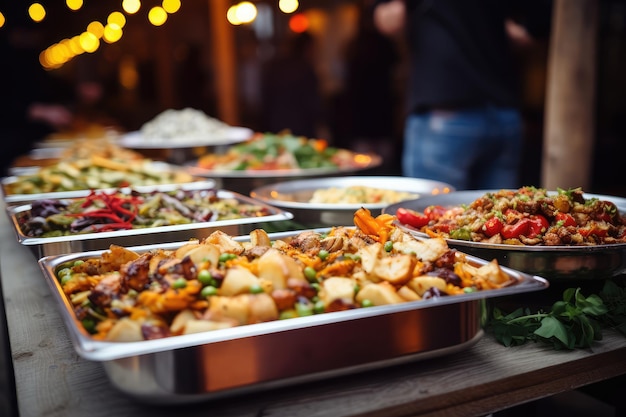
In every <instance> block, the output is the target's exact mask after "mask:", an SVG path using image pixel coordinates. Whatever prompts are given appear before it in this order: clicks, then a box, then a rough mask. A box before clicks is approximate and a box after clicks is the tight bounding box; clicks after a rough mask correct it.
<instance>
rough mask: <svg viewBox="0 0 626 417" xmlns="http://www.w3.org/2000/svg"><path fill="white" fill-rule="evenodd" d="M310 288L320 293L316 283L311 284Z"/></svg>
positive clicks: (318, 285)
mask: <svg viewBox="0 0 626 417" xmlns="http://www.w3.org/2000/svg"><path fill="white" fill-rule="evenodd" d="M311 288H315V291H317V292H320V288H321V287H320V284H319V283H318V282H312V283H311Z"/></svg>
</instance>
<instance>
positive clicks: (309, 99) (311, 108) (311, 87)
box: [260, 32, 325, 138]
mask: <svg viewBox="0 0 626 417" xmlns="http://www.w3.org/2000/svg"><path fill="white" fill-rule="evenodd" d="M314 57H315V38H314V37H313V35H311V34H310V33H308V32H303V33H298V34H293V35H292V36H291V37H289V38H287V39H286V40H285V43H284V44H283V45H281V47H280V48H279V51H278V53H277V54H276V56H275V57H274V58H273V59H271V60H270V61H269V62H267V63H266V64H265V65H264V67H263V68H262V74H261V99H262V109H261V121H260V126H261V129H262V130H265V131H267V132H272V133H277V132H281V131H284V130H289V131H291V133H292V134H294V135H297V136H306V137H310V138H316V137H322V136H323V135H324V133H323V132H324V129H325V115H324V104H323V100H322V96H321V91H320V85H319V84H320V82H319V78H318V75H317V73H316V70H315V66H314Z"/></svg>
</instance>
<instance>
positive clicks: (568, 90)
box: [541, 0, 599, 190]
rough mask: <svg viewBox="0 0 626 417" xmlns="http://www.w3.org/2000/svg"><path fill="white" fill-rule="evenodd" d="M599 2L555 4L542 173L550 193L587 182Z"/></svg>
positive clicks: (560, 0)
mask: <svg viewBox="0 0 626 417" xmlns="http://www.w3.org/2000/svg"><path fill="white" fill-rule="evenodd" d="M598 3H599V2H598V0H556V1H555V3H554V16H553V20H552V34H551V38H550V51H549V57H548V84H547V91H546V110H545V111H546V117H545V130H544V142H543V159H542V172H541V183H542V184H541V186H542V187H544V188H547V189H549V190H554V189H556V187H560V188H571V187H583V189H584V190H587V189H588V188H589V186H590V183H591V169H592V166H591V165H592V160H593V158H592V156H593V143H594V140H595V136H594V134H595V118H594V108H595V90H596V68H595V66H596V37H597V26H598V7H599V6H598Z"/></svg>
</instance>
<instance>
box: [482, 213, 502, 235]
mask: <svg viewBox="0 0 626 417" xmlns="http://www.w3.org/2000/svg"><path fill="white" fill-rule="evenodd" d="M503 226H504V223H502V220H500V219H499V218H498V217H492V218H490V219H489V220H487V221H486V222H485V224H483V227H482V230H483V232H484V233H485V234H486V235H487V236H489V237H491V236H495V235H497V234H498V233H500V232H501V231H502V227H503Z"/></svg>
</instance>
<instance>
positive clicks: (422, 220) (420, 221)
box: [396, 207, 430, 229]
mask: <svg viewBox="0 0 626 417" xmlns="http://www.w3.org/2000/svg"><path fill="white" fill-rule="evenodd" d="M396 217H397V218H398V221H399V222H400V223H402V224H407V225H409V226H412V227H415V228H417V229H419V228H422V227H424V226H426V225H427V224H428V222H429V221H430V219H429V218H428V217H427V216H425V215H424V214H421V213H419V212H417V211H415V210H411V209H408V208H404V207H399V208H398V209H397V210H396Z"/></svg>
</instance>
